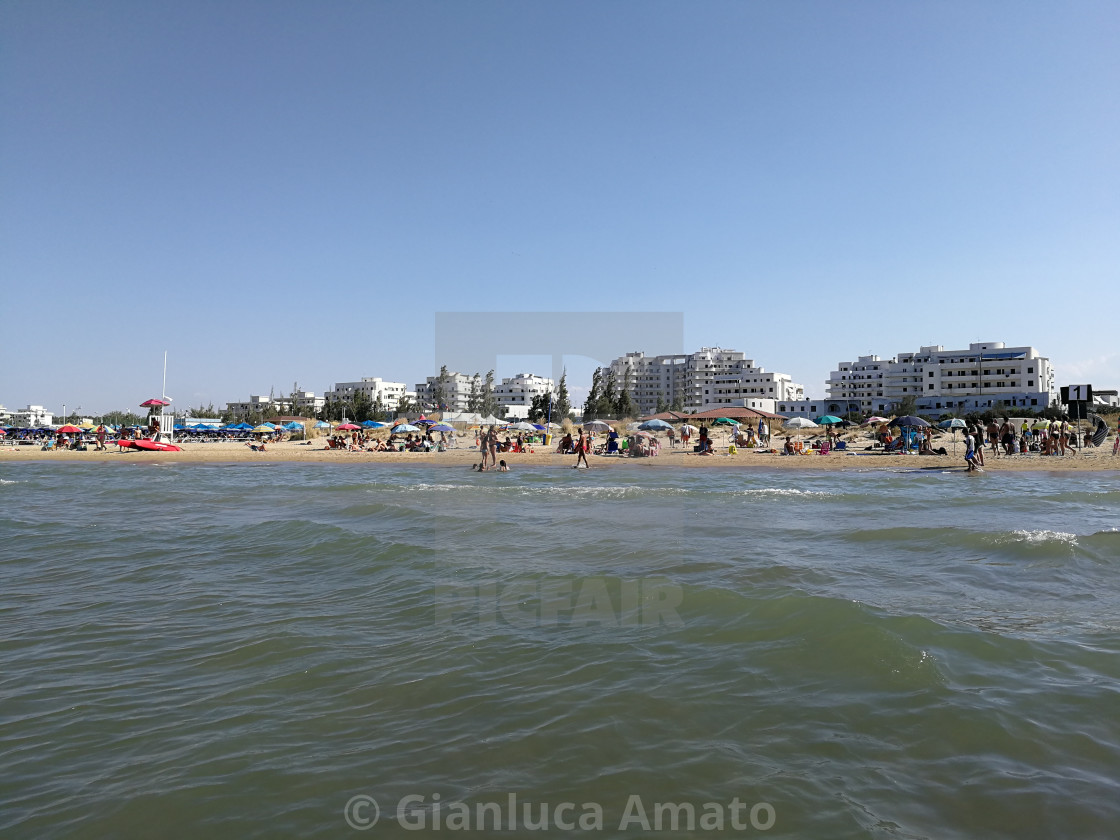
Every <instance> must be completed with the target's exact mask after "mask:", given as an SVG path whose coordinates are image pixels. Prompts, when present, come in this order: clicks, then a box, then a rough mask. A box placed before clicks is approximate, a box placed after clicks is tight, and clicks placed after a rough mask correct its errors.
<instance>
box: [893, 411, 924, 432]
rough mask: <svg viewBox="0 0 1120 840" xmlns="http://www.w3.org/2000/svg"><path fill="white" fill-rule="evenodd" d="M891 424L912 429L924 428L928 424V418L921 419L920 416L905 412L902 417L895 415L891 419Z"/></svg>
mask: <svg viewBox="0 0 1120 840" xmlns="http://www.w3.org/2000/svg"><path fill="white" fill-rule="evenodd" d="M891 425H892V426H908V427H910V428H912V429H914V428H917V429H924V428H926V427H927V426H929V425H930V423H929V421H928V420H923V419H922V418H921V417H915V416H914V415H913V414H905V415H903V416H902V417H896V418H894V419H893V420H892V421H891Z"/></svg>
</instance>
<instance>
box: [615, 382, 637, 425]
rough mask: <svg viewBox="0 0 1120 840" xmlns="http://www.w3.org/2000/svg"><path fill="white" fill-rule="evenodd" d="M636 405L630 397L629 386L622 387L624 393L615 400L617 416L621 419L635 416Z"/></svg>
mask: <svg viewBox="0 0 1120 840" xmlns="http://www.w3.org/2000/svg"><path fill="white" fill-rule="evenodd" d="M635 410H636V407H635V405H634V402H633V401H632V400H631V399H630V391H629V389H627V388H623V389H622V393H621V394H619V395H618V399H616V400H615V402H614V413H615V417H617V418H618V419H619V420H621V419H623V418H624V417H633V416H634V412H635Z"/></svg>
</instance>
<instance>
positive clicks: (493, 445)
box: [471, 426, 521, 472]
mask: <svg viewBox="0 0 1120 840" xmlns="http://www.w3.org/2000/svg"><path fill="white" fill-rule="evenodd" d="M520 439H521V436H520V435H518V442H519V443H520ZM476 441H477V443H478V450H479V452H481V453H482V461H481V463H478V464H471V469H472V470H477V471H478V472H486V471H487V470H496V471H498V472H509V464H507V463H506V462H505V459H504V458H503V459H501V460H498V452H499V451H503V452H506V451H515V450H512V449H509V448H508V447H507V448H506V449H502V444H501V443H500V442H499V441H498V427H497V426H490V427H489V428H487V429H481V428H480V429H479V430H478V437H477V438H476ZM506 443H507V444H512V442H511V441H510V439H509V436H508V435H507V436H506ZM516 451H520V450H516ZM487 459H489V460H490V466H489V467H487V466H486V461H487Z"/></svg>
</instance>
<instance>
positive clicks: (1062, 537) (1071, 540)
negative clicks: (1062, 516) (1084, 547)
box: [1011, 530, 1077, 545]
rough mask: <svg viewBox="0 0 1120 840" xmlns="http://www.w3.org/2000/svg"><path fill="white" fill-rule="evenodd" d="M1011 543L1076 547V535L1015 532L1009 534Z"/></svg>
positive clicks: (1054, 532) (1053, 532)
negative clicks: (1060, 544)
mask: <svg viewBox="0 0 1120 840" xmlns="http://www.w3.org/2000/svg"><path fill="white" fill-rule="evenodd" d="M1011 541H1012V542H1025V543H1030V544H1032V545H1039V544H1041V543H1047V542H1058V543H1065V544H1066V545H1077V534H1067V533H1066V532H1065V531H1047V530H1038V531H1027V530H1017V531H1012V532H1011Z"/></svg>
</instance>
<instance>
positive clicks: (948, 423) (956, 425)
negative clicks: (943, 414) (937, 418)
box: [937, 417, 968, 455]
mask: <svg viewBox="0 0 1120 840" xmlns="http://www.w3.org/2000/svg"><path fill="white" fill-rule="evenodd" d="M937 428H939V429H952V430H953V454H954V455H956V454H957V429H965V428H968V424H967V423H965V422H964V421H963V420H962V419H961V418H959V417H954V418H952V419H951V420H942V421H941V422H940V423H938V424H937Z"/></svg>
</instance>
